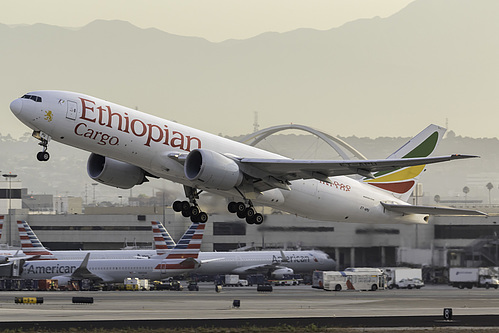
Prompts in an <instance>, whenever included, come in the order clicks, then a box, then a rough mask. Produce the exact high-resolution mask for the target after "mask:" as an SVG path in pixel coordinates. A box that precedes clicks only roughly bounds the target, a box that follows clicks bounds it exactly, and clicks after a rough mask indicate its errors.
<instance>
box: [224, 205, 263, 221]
mask: <svg viewBox="0 0 499 333" xmlns="http://www.w3.org/2000/svg"><path fill="white" fill-rule="evenodd" d="M248 202H249V203H248V205H246V204H245V203H244V202H234V201H231V202H229V205H228V206H227V209H228V210H229V212H231V213H235V214H236V215H237V217H239V218H240V219H246V223H248V224H262V222H263V215H262V214H260V213H257V212H256V210H255V207H253V204H252V203H251V201H248Z"/></svg>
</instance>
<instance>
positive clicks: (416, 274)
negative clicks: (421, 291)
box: [384, 267, 423, 289]
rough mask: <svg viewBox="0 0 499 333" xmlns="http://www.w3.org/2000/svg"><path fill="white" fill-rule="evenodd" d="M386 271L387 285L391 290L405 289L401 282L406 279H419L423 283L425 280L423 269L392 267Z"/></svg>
mask: <svg viewBox="0 0 499 333" xmlns="http://www.w3.org/2000/svg"><path fill="white" fill-rule="evenodd" d="M384 271H385V274H386V276H387V281H388V283H387V284H388V288H389V289H392V288H404V287H403V286H402V287H401V286H400V285H399V283H400V281H402V280H404V279H419V280H421V281H422V280H423V278H422V277H423V273H422V270H421V268H409V267H391V268H385V269H384ZM406 282H407V281H406ZM406 282H405V283H406ZM405 288H407V287H405Z"/></svg>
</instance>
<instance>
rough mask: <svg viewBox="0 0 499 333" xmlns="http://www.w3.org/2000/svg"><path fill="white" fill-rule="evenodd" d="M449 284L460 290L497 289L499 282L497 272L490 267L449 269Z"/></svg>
mask: <svg viewBox="0 0 499 333" xmlns="http://www.w3.org/2000/svg"><path fill="white" fill-rule="evenodd" d="M449 284H450V285H451V286H453V287H457V288H459V289H464V288H468V289H471V288H473V287H477V288H487V289H488V288H495V289H497V287H498V286H499V280H498V279H497V274H496V272H495V270H493V269H491V268H489V267H452V268H450V269H449Z"/></svg>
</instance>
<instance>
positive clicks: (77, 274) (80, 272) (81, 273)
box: [71, 253, 103, 281]
mask: <svg viewBox="0 0 499 333" xmlns="http://www.w3.org/2000/svg"><path fill="white" fill-rule="evenodd" d="M89 258H90V253H87V255H86V256H85V258H84V259H83V261H82V263H81V264H80V266H79V267H78V268H77V269H75V271H74V272H73V274H71V278H74V279H75V280H81V279H90V280H92V281H102V280H103V279H102V278H101V277H100V276H98V275H95V274H94V273H92V272H90V271H89V270H88V268H87V265H88V259H89Z"/></svg>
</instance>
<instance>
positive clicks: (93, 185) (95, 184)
mask: <svg viewBox="0 0 499 333" xmlns="http://www.w3.org/2000/svg"><path fill="white" fill-rule="evenodd" d="M97 185H99V184H97V183H92V187H93V188H94V206H97V203H96V202H95V187H96V186H97Z"/></svg>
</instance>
